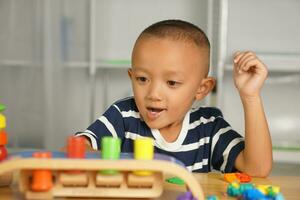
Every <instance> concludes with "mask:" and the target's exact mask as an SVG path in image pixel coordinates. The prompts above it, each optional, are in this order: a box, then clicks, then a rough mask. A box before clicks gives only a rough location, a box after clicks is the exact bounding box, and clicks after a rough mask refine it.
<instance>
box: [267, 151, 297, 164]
mask: <svg viewBox="0 0 300 200" xmlns="http://www.w3.org/2000/svg"><path fill="white" fill-rule="evenodd" d="M273 159H274V162H284V163H296V164H300V151H285V150H273Z"/></svg>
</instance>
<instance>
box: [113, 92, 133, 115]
mask: <svg viewBox="0 0 300 200" xmlns="http://www.w3.org/2000/svg"><path fill="white" fill-rule="evenodd" d="M112 106H116V107H117V108H118V109H119V110H120V111H136V112H137V111H138V109H137V106H136V103H135V100H134V97H132V96H131V97H126V98H123V99H120V100H118V101H116V102H114V103H113V105H112Z"/></svg>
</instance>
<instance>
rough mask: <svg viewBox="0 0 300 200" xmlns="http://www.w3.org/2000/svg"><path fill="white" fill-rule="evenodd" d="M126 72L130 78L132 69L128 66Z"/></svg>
mask: <svg viewBox="0 0 300 200" xmlns="http://www.w3.org/2000/svg"><path fill="white" fill-rule="evenodd" d="M127 74H128V76H129V78H130V79H131V78H132V69H131V68H129V69H128V70H127Z"/></svg>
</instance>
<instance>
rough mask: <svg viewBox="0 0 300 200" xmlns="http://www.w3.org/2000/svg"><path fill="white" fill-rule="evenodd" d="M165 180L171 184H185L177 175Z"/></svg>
mask: <svg viewBox="0 0 300 200" xmlns="http://www.w3.org/2000/svg"><path fill="white" fill-rule="evenodd" d="M166 181H167V182H168V183H172V184H176V185H184V184H185V183H184V181H183V180H182V179H181V178H178V177H171V178H168V179H166Z"/></svg>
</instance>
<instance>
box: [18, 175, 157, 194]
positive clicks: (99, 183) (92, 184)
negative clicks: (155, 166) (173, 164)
mask: <svg viewBox="0 0 300 200" xmlns="http://www.w3.org/2000/svg"><path fill="white" fill-rule="evenodd" d="M71 175H72V174H71V173H69V174H68V173H66V172H57V173H55V174H54V175H53V180H54V183H53V184H54V187H53V188H52V189H51V190H50V191H48V192H33V191H31V190H30V188H29V186H30V181H31V179H32V178H31V176H32V172H31V171H29V170H26V171H21V174H20V180H23V185H24V186H27V187H26V188H21V190H24V191H25V196H26V198H27V199H49V198H50V199H51V198H53V197H74V196H76V197H92V198H93V197H124V198H128V197H132V194H134V196H135V198H142V197H145V196H147V197H151V198H156V197H159V196H160V195H161V194H162V191H163V187H162V186H163V176H162V174H161V173H153V175H151V176H147V177H142V176H136V175H133V174H132V173H129V172H127V173H119V174H116V175H102V174H99V172H97V171H95V172H94V171H90V172H84V173H82V174H75V176H74V177H71ZM71 181H74V182H71ZM66 183H67V184H66ZM77 183H78V184H77Z"/></svg>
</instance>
